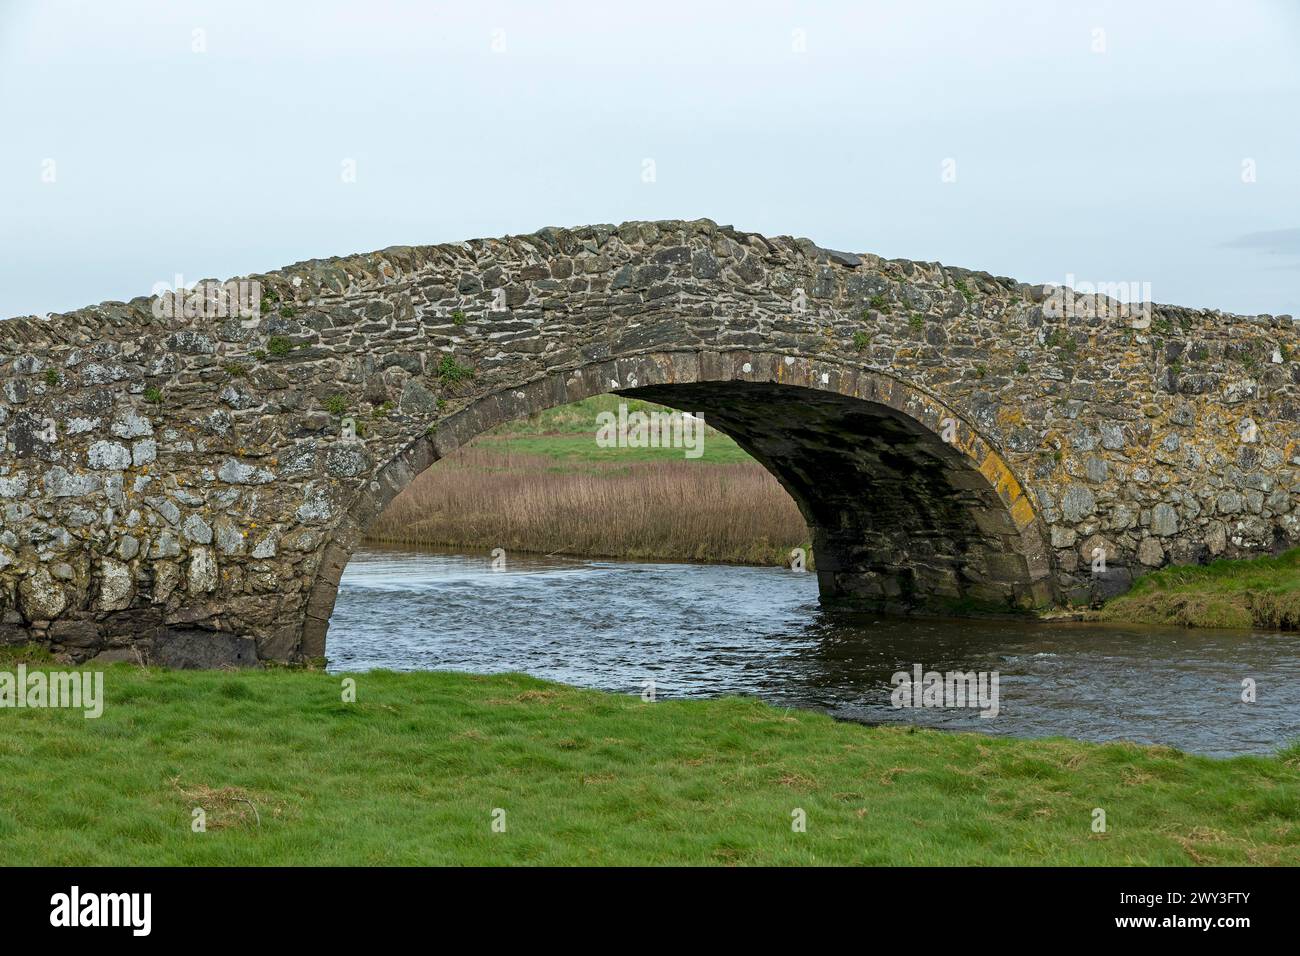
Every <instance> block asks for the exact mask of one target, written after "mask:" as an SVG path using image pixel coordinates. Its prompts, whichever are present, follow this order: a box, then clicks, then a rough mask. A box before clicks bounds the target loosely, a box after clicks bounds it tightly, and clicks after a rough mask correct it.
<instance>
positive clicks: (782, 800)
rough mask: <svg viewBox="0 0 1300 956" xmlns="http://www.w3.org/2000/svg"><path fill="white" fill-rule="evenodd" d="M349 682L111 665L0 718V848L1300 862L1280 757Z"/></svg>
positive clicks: (575, 858) (734, 707)
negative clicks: (66, 703) (72, 691)
mask: <svg viewBox="0 0 1300 956" xmlns="http://www.w3.org/2000/svg"><path fill="white" fill-rule="evenodd" d="M355 680H356V687H357V700H356V703H344V702H342V701H341V695H340V685H341V678H340V677H339V676H334V675H329V674H325V673H323V672H319V671H288V670H269V671H255V672H237V673H230V672H215V671H207V672H193V671H190V672H165V671H153V670H144V669H141V668H137V667H133V666H130V665H115V666H112V667H110V668H108V669H107V673H106V675H105V696H106V701H107V702H106V706H105V710H104V714H103V716H102V717H101V718H99V719H98V720H86V719H84V718H83V717H82V716H81V715H80V713H79V712H72V711H60V710H3V711H0V721H3V722H4V729H3V733H0V781H3V784H2V785H0V847H3V848H4V857H3V859H4V862H5V863H8V864H24V865H25V864H53V865H110V864H161V865H182V864H184V865H222V864H247V865H260V864H483V865H487V864H1067V863H1077V864H1191V863H1206V864H1228V863H1255V864H1282V863H1289V864H1295V863H1297V862H1300V747H1293V748H1291V749H1290V750H1287V751H1284V752H1283V753H1282V754H1280V755H1279V756H1276V757H1240V758H1236V759H1233V760H1213V759H1208V758H1200V757H1193V756H1187V755H1184V754H1182V753H1180V752H1178V751H1175V750H1171V749H1168V748H1159V747H1139V746H1135V745H1129V744H1108V745H1104V746H1098V745H1089V744H1082V743H1076V742H1071V741H1065V740H1041V741H1017V740H1010V739H997V738H988V737H983V736H979V735H975V734H949V733H943V732H938V731H923V730H918V731H911V730H908V729H905V728H868V727H861V726H857V725H852V724H842V723H836V722H834V721H832V720H830V719H829V718H827V717H824V716H821V715H817V714H813V713H806V712H800V711H786V710H780V709H777V708H774V707H769V706H766V705H764V704H761V703H758V702H756V701H753V700H747V699H739V698H727V699H720V700H713V701H660V702H658V703H643V702H642V701H641V700H640V699H639V698H637V697H634V696H623V695H612V694H603V693H598V692H593V691H582V690H577V689H574V688H570V687H565V686H562V685H558V684H552V683H547V682H545V681H540V680H535V679H533V678H529V677H524V676H519V675H499V676H472V675H465V674H452V673H414V674H395V673H391V672H372V673H367V674H359V675H355ZM196 806H200V807H203V808H204V810H205V811H206V813H207V827H208V829H207V832H205V833H194V832H191V819H192V817H191V811H192V810H193V808H194V807H196ZM1095 807H1101V808H1103V809H1104V810H1105V811H1106V814H1107V821H1108V831H1107V832H1106V833H1104V834H1098V833H1093V832H1092V830H1091V826H1090V824H1091V821H1092V812H1093V808H1095ZM496 808H501V809H504V810H505V811H506V817H505V820H506V832H504V833H494V832H493V831H492V827H491V822H492V813H493V810H494V809H496ZM796 808H799V809H802V810H804V811H805V812H806V814H807V832H805V833H795V832H792V830H791V813H792V811H793V810H795V809H796Z"/></svg>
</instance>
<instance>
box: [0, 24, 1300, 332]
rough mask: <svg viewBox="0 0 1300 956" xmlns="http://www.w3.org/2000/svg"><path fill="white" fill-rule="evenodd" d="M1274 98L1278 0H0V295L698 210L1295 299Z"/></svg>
mask: <svg viewBox="0 0 1300 956" xmlns="http://www.w3.org/2000/svg"><path fill="white" fill-rule="evenodd" d="M195 30H202V31H204V34H203V36H204V39H205V41H206V51H204V52H194V50H193V49H192V46H193V44H194V38H195V34H194V31H195ZM1095 30H1102V31H1104V37H1103V38H1102V39H1104V45H1105V50H1104V52H1094V51H1093V46H1094V44H1095V43H1096V42H1097V39H1098V36H1097V34H1095V33H1094V31H1095ZM494 31H503V33H501V34H494ZM795 31H802V34H796V32H795ZM494 35H495V36H496V37H498V38H503V39H504V47H505V49H504V51H503V52H494V50H493V40H494ZM800 35H802V36H803V37H805V38H806V40H805V45H806V49H805V50H804V51H803V52H799V51H798V50H796V49H795V47H796V45H797V42H796V41H797V39H798V36H800ZM1298 120H1300V2H1294V0H1277V2H1256V3H1252V2H1246V0H1234V2H1219V3H1212V2H1196V0H1181V2H1146V3H1140V4H1139V3H1131V2H1130V3H1100V2H1094V3H1086V2H1077V3H1067V2H1058V3H1052V2H1050V0H1036V2H1028V0H1027V2H1003V3H998V2H994V0H985V2H983V3H956V2H953V3H939V2H924V0H909V2H899V3H880V2H868V0H855V2H849V3H833V2H823V3H790V2H787V3H773V2H763V0H748V2H742V0H734V2H730V3H725V4H724V3H710V2H708V0H694V2H684V3H682V2H676V0H658V2H655V3H620V2H615V0H605V2H593V3H585V2H569V3H541V2H533V3H493V2H480V0H474V2H470V0H464V2H461V3H456V4H451V3H414V2H410V3H400V2H383V0H358V2H352V3H344V2H334V0H314V2H284V0H281V2H270V0H213V2H183V0H171V2H163V0H116V2H112V3H109V2H76V3H74V2H58V0H48V2H40V3H38V2H34V0H33V2H26V0H0V146H2V147H3V148H0V316H12V315H18V314H26V313H33V312H34V313H44V312H50V311H64V310H68V309H72V308H76V307H79V306H83V305H88V304H91V303H94V302H98V301H100V300H103V299H128V298H131V297H133V296H135V295H141V294H146V293H148V292H149V291H150V290H151V288H152V287H153V286H154V284H155V283H157V282H160V281H167V282H170V281H172V280H173V277H174V276H175V275H176V274H177V273H180V274H182V275H183V276H184V277H185V280H186V281H187V282H193V281H195V280H198V279H201V278H207V277H214V278H226V277H228V276H232V275H237V274H243V273H248V272H254V271H264V270H268V269H272V268H277V267H279V266H282V265H286V264H288V263H290V262H294V261H297V260H300V259H306V258H313V257H324V256H331V255H343V254H347V253H352V252H364V251H369V250H372V249H379V248H382V247H384V246H389V245H396V244H417V243H431V242H442V241H450V240H460V239H468V238H473V237H477V236H500V235H506V234H510V233H523V232H531V231H533V230H535V229H538V228H541V227H542V226H547V225H554V226H565V225H583V224H587V223H593V222H620V221H622V220H625V219H669V218H672V219H693V218H698V217H701V216H707V217H709V218H711V219H714V220H717V221H718V222H720V223H729V224H733V225H735V226H738V227H740V228H742V229H750V230H755V231H758V232H763V233H766V234H769V235H777V234H791V235H795V236H807V237H810V238H812V239H813V240H814V241H816V242H818V243H820V244H821V245H824V246H829V247H832V248H837V249H846V250H852V251H858V252H876V253H879V254H882V255H886V256H904V257H908V258H913V259H924V260H935V259H937V260H940V261H943V262H945V263H948V264H951V265H960V266H966V267H969V268H981V269H987V270H989V271H991V272H994V273H997V274H1000V275H1010V276H1014V277H1016V278H1018V279H1022V280H1024V281H1031V282H1054V283H1058V284H1059V283H1062V282H1064V281H1065V280H1066V277H1067V276H1068V275H1073V276H1074V277H1075V279H1076V281H1080V282H1134V283H1141V282H1149V283H1150V284H1151V290H1152V294H1153V297H1154V298H1155V299H1156V300H1157V301H1161V302H1174V303H1178V304H1182V305H1192V306H1210V307H1219V308H1223V309H1227V310H1230V311H1235V312H1274V313H1284V312H1290V313H1292V314H1297V315H1300V122H1298ZM948 158H951V159H953V160H955V161H956V174H957V175H956V182H943V181H942V178H941V164H942V163H943V161H944V160H945V159H948ZM348 159H351V160H354V161H355V162H356V182H354V183H345V182H343V181H342V177H341V175H340V174H341V172H342V168H343V163H344V161H345V160H348ZM647 159H651V160H653V162H654V166H655V174H656V181H655V182H653V183H647V182H643V177H642V170H643V163H644V161H645V160H647ZM47 160H53V161H54V167H53V170H54V175H55V181H54V182H44V181H43V173H44V172H45V171H46V170H48V169H49V167H48V165H46V161H47ZM1247 160H1249V161H1252V162H1253V164H1254V169H1255V180H1256V181H1254V182H1243V163H1244V162H1245V161H1247Z"/></svg>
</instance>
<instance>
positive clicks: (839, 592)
mask: <svg viewBox="0 0 1300 956" xmlns="http://www.w3.org/2000/svg"><path fill="white" fill-rule="evenodd" d="M611 392H612V393H617V394H621V395H627V396H630V397H637V398H644V399H647V400H650V401H654V402H658V403H660V404H663V405H668V406H671V407H676V408H681V409H683V410H685V411H692V412H700V413H702V414H703V415H704V417H705V421H706V422H708V423H709V424H710V425H711V426H713V427H716V428H718V429H720V430H721V431H724V432H726V433H727V434H728V435H730V436H731V437H732V438H734V439H735V440H736V442H737V443H738V444H739V445H740V446H741V447H742V448H744V449H745V450H746V451H747V452H748V453H749V454H750V455H752V456H753V457H754V458H755V459H756V460H758V461H759V462H760V463H762V464H763V465H764V466H765V467H766V468H767V469H768V470H769V471H770V472H771V473H772V474H773V475H774V476H775V477H776V479H777V480H778V481H779V482H780V483H781V485H782V486H783V487H784V488H785V489H786V490H787V491H788V492H789V493H790V495H791V497H792V498H794V500H795V502H796V503H797V504H798V505H799V508H800V510H801V511H802V512H803V515H804V518H805V520H806V521H807V522H808V526H809V529H810V530H811V532H812V539H813V549H814V554H815V558H816V564H817V579H818V588H819V591H820V595H821V600H822V601H823V602H824V603H832V604H836V603H842V604H848V605H852V606H858V607H864V608H869V609H874V610H878V611H881V612H885V613H905V612H908V611H915V610H926V611H938V612H948V613H954V612H958V613H959V612H962V611H973V610H996V609H1001V610H1011V609H1014V608H1018V607H1019V608H1025V607H1030V606H1043V605H1048V604H1052V603H1056V602H1057V601H1058V600H1059V596H1058V595H1057V594H1056V591H1055V587H1054V584H1053V573H1052V572H1053V568H1052V561H1051V553H1052V552H1051V550H1050V548H1049V547H1048V544H1047V538H1046V530H1045V526H1044V524H1043V522H1042V520H1041V519H1040V517H1039V516H1038V514H1037V513H1036V511H1035V509H1034V507H1033V503H1032V501H1031V499H1030V496H1029V495H1028V493H1027V492H1026V490H1025V488H1024V486H1023V485H1022V484H1021V482H1020V481H1019V480H1018V479H1017V478H1016V477H1015V475H1014V474H1013V473H1012V472H1011V469H1010V468H1009V467H1008V466H1007V464H1006V462H1005V461H1004V460H1003V459H1002V456H1001V455H1000V454H998V452H997V451H996V449H994V448H993V446H992V445H991V444H990V443H989V442H988V441H987V440H986V439H984V438H983V437H982V436H981V435H980V434H979V433H978V432H977V431H976V430H975V429H974V428H973V427H972V426H971V425H970V423H969V422H967V421H965V420H964V419H963V418H962V417H961V416H960V415H959V414H958V413H957V412H955V411H954V410H953V409H951V408H949V407H948V406H947V405H945V404H944V403H942V402H940V401H939V400H937V399H936V398H934V397H933V396H931V395H929V394H928V393H925V392H923V391H921V390H919V389H917V388H915V387H913V386H911V385H909V384H907V383H906V382H903V381H902V380H900V379H898V378H895V377H893V376H891V375H888V374H885V373H883V372H880V371H877V370H873V369H869V368H867V367H864V366H856V365H852V364H849V363H844V362H839V361H830V360H823V359H811V358H804V357H798V356H792V355H783V354H779V353H773V352H752V351H740V350H727V351H705V350H691V351H676V350H675V351H665V352H653V353H643V354H638V355H634V356H628V357H624V358H614V359H605V360H601V361H594V362H592V363H590V364H588V365H585V366H582V367H580V368H577V369H573V370H568V371H559V372H554V373H550V374H548V375H546V376H543V377H540V378H537V379H534V380H533V381H530V382H528V383H526V384H523V385H520V386H518V387H510V388H505V389H499V390H497V391H495V392H493V393H491V394H488V395H484V396H482V397H481V398H478V399H477V400H475V401H473V402H471V404H470V405H469V406H467V407H466V408H465V409H463V410H461V411H459V412H457V413H455V414H453V415H450V416H448V417H447V418H446V419H444V420H442V421H439V422H438V423H437V426H436V430H431V431H430V433H428V434H424V435H421V436H420V437H418V438H416V439H415V440H414V441H412V442H410V443H409V444H408V445H407V446H406V447H405V448H403V449H402V451H401V452H400V453H399V454H398V455H397V456H395V457H394V458H393V459H392V460H391V461H390V462H388V464H387V465H385V466H384V467H383V468H382V469H380V471H379V472H378V473H377V475H376V476H375V478H374V480H372V481H371V482H370V483H369V485H368V486H367V487H366V488H365V489H363V490H362V491H361V492H359V493H358V495H357V496H356V498H355V499H354V501H353V502H352V503H351V505H350V507H349V508H348V510H347V513H346V515H345V516H344V518H343V519H342V521H341V522H340V523H339V525H338V526H337V527H336V529H335V531H334V534H333V536H332V538H331V540H330V541H329V543H328V544H327V545H326V548H325V552H324V555H323V557H322V560H321V562H320V565H319V567H318V570H317V573H316V579H315V582H314V584H313V586H312V590H311V593H310V597H309V599H308V603H307V608H306V616H305V620H304V624H303V632H302V637H301V641H300V644H299V650H300V654H301V657H303V658H308V659H310V658H313V657H323V656H324V654H325V640H326V633H327V631H328V629H329V618H330V614H331V612H332V611H333V609H334V603H335V599H336V597H337V594H338V583H339V579H340V577H341V576H342V573H343V568H344V566H345V565H346V564H347V562H348V559H349V558H350V557H351V555H352V552H353V551H354V550H355V549H356V548H357V547H358V546H359V545H360V543H361V540H362V538H363V536H364V533H365V529H366V528H367V527H368V526H369V525H370V523H371V522H372V521H373V520H374V519H375V518H377V517H378V516H379V515H380V513H382V512H383V510H384V508H385V507H387V505H388V504H389V502H391V501H392V500H393V498H395V497H396V496H397V495H398V494H399V493H400V492H401V491H402V490H403V489H404V488H405V487H406V486H407V485H408V484H410V482H411V481H412V480H413V479H414V478H415V477H416V476H417V475H418V474H419V473H420V472H422V471H424V469H426V468H428V467H429V466H430V465H432V464H433V463H434V462H435V461H437V460H438V459H440V458H444V457H446V456H447V455H448V454H450V453H451V452H453V451H454V450H456V449H457V448H459V447H460V446H462V445H464V444H465V443H466V442H468V441H469V440H470V439H472V438H474V437H475V436H477V435H479V434H482V433H483V432H485V431H487V430H489V429H490V428H493V427H495V426H496V425H499V424H502V423H504V422H508V421H512V420H515V419H518V418H523V417H525V416H527V415H530V414H533V413H536V412H540V411H544V410H546V409H548V408H553V407H555V406H558V405H565V404H568V403H570V402H575V401H579V400H581V399H584V398H589V397H591V396H594V395H601V394H607V393H611Z"/></svg>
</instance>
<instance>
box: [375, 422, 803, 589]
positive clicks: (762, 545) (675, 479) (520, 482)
mask: <svg viewBox="0 0 1300 956" xmlns="http://www.w3.org/2000/svg"><path fill="white" fill-rule="evenodd" d="M367 537H369V538H371V539H373V540H380V541H387V542H392V543H402V544H419V545H437V546H444V547H455V548H467V549H474V550H490V549H492V548H505V549H506V550H507V551H510V550H516V551H534V552H542V553H548V554H549V553H564V554H577V555H605V556H615V557H627V558H662V559H669V560H680V561H728V562H736V563H746V564H770V565H776V564H783V563H786V561H787V560H788V555H789V552H790V550H791V549H792V548H795V547H807V544H808V530H807V526H806V525H805V524H804V520H803V517H802V515H800V513H799V509H798V507H797V506H796V505H795V503H794V502H793V501H792V500H791V499H790V497H789V495H787V494H786V492H785V490H784V489H783V488H782V487H781V486H780V484H778V483H777V481H776V479H774V478H773V477H772V476H771V475H770V474H768V472H767V471H766V470H764V468H763V467H762V466H761V465H759V464H758V463H757V462H745V463H736V464H717V465H713V464H701V463H699V462H690V461H684V460H680V459H668V460H664V461H639V462H634V463H627V464H622V463H603V462H600V463H591V464H584V465H583V466H581V470H571V469H567V468H560V467H557V464H556V462H555V460H554V459H551V458H546V457H543V456H529V455H518V454H511V453H510V452H500V451H495V450H488V449H483V448H477V447H469V448H466V449H464V450H463V451H461V452H460V453H459V454H457V455H455V456H453V457H451V458H448V459H446V460H444V461H440V462H438V463H437V464H436V465H434V466H433V467H432V468H430V469H428V470H427V471H425V472H424V473H423V474H422V475H420V476H419V477H417V478H416V479H415V481H413V482H412V483H411V484H410V486H409V487H407V488H406V489H405V490H404V491H403V492H402V493H401V494H400V495H398V497H397V498H396V499H394V500H393V502H392V503H391V504H390V505H389V506H388V508H387V509H386V510H385V511H384V513H383V514H382V515H380V517H379V519H378V520H377V521H376V522H375V524H374V525H372V526H371V528H370V529H369V532H368V534H367Z"/></svg>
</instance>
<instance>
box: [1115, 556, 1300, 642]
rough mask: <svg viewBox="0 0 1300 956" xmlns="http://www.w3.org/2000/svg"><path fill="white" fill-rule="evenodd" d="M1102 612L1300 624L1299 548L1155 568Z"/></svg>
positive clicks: (1229, 623)
mask: <svg viewBox="0 0 1300 956" xmlns="http://www.w3.org/2000/svg"><path fill="white" fill-rule="evenodd" d="M1098 616H1099V617H1100V618H1102V619H1103V620H1113V621H1133V622H1135V623H1138V624H1180V625H1183V626H1184V627H1265V628H1278V629H1286V630H1294V629H1297V628H1300V548H1292V549H1291V550H1290V551H1286V552H1284V553H1282V554H1280V555H1278V556H1277V557H1270V558H1249V559H1241V560H1222V561H1215V562H1214V563H1212V564H1207V565H1188V566H1182V567H1171V568H1164V569H1162V570H1160V571H1155V572H1152V573H1151V574H1148V575H1145V576H1144V577H1142V578H1139V579H1138V581H1137V583H1135V584H1134V585H1133V589H1132V590H1131V591H1129V592H1128V593H1127V594H1124V595H1121V596H1120V597H1117V598H1114V599H1112V600H1111V601H1109V602H1108V603H1107V604H1106V606H1105V607H1104V608H1102V609H1101V611H1100V612H1099V614H1098Z"/></svg>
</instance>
